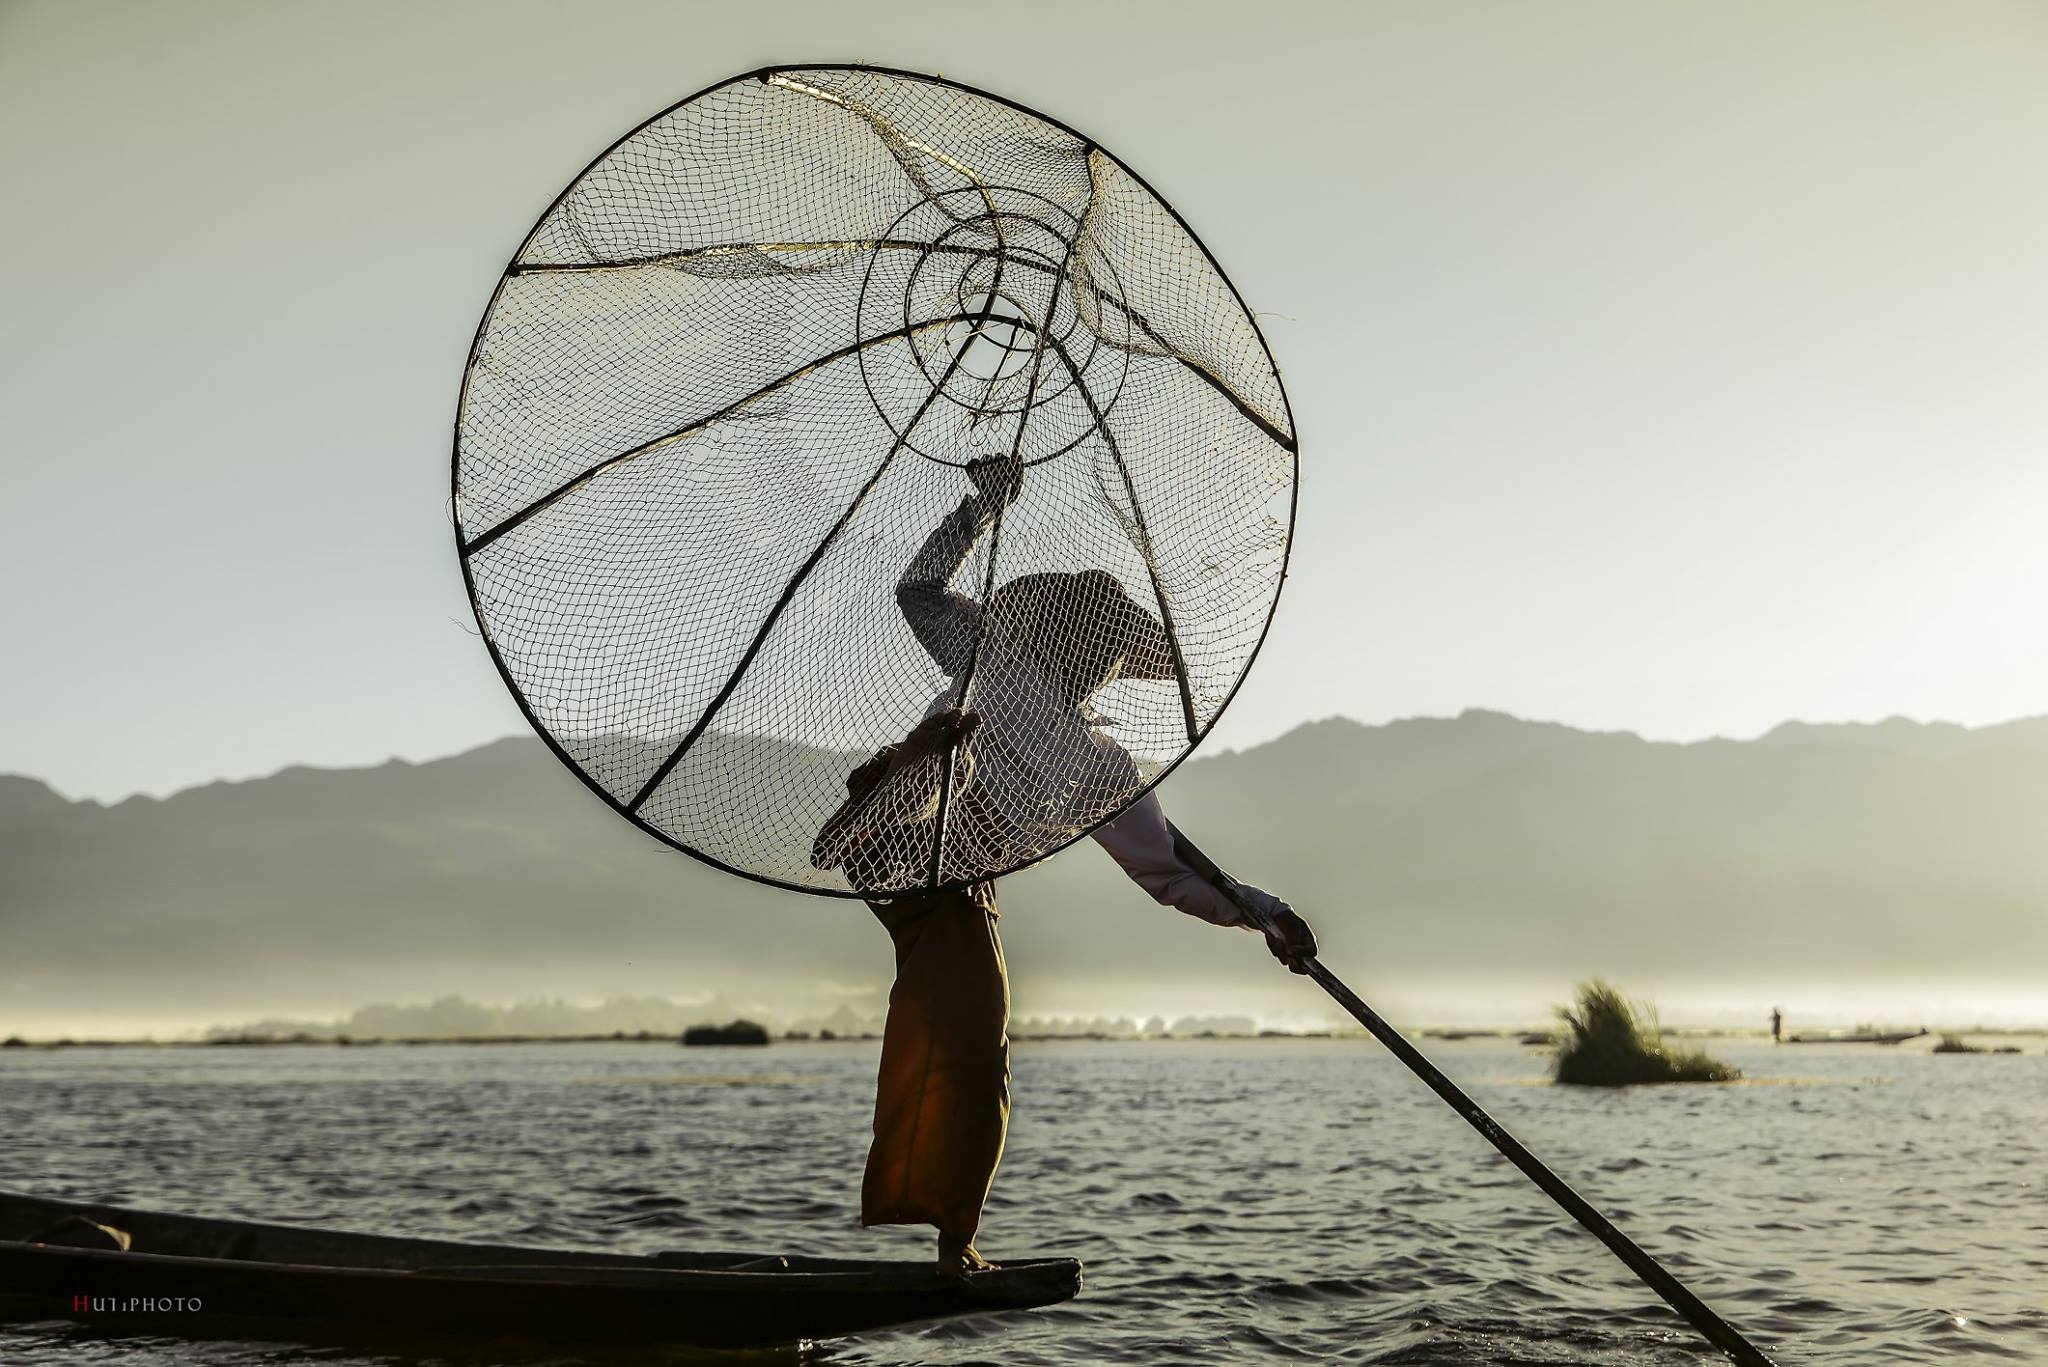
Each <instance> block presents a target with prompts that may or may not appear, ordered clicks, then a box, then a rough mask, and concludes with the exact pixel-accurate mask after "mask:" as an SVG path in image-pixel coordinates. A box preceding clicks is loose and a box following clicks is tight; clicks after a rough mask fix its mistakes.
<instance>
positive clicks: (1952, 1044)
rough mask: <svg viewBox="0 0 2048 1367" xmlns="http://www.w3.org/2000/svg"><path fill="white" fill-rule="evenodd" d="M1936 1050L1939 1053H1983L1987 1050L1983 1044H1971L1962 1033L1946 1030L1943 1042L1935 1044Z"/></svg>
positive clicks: (1942, 1037)
mask: <svg viewBox="0 0 2048 1367" xmlns="http://www.w3.org/2000/svg"><path fill="white" fill-rule="evenodd" d="M1934 1052H1935V1053H1937V1054H1981V1053H1984V1052H1985V1050H1984V1047H1983V1046H1982V1045H1979V1044H1971V1043H1970V1042H1969V1041H1968V1040H1965V1039H1964V1038H1963V1037H1962V1036H1961V1035H1951V1034H1949V1033H1947V1032H1946V1031H1944V1032H1943V1033H1942V1036H1941V1043H1939V1044H1937V1045H1935V1046H1934Z"/></svg>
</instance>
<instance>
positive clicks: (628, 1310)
mask: <svg viewBox="0 0 2048 1367" xmlns="http://www.w3.org/2000/svg"><path fill="white" fill-rule="evenodd" d="M81 1217H82V1219H83V1220H85V1221H91V1222H93V1224H97V1225H103V1226H110V1227H112V1228H113V1229H116V1230H120V1231H124V1232H125V1233H126V1234H127V1235H128V1236H129V1237H130V1245H129V1247H128V1248H127V1249H125V1250H122V1249H118V1248H116V1247H114V1246H113V1240H112V1239H109V1238H106V1237H105V1236H103V1235H101V1234H99V1233H98V1232H97V1231H95V1230H93V1229H92V1228H91V1226H89V1225H85V1224H82V1223H81V1222H80V1221H81ZM81 1234H82V1235H83V1236H84V1238H85V1240H86V1241H94V1240H97V1241H99V1242H100V1243H101V1244H102V1246H100V1247H65V1246H62V1245H61V1244H60V1243H58V1242H55V1241H58V1240H65V1239H72V1240H77V1239H79V1238H80V1236H81ZM46 1239H47V1240H51V1241H52V1242H42V1240H46ZM1080 1289H1081V1264H1080V1263H1078V1262H1076V1261H1075V1260H1073V1259H1071V1258H1042V1259H1034V1260H1031V1261H1026V1262H1011V1263H1005V1264H1003V1265H1002V1266H1000V1267H998V1268H995V1269H993V1270H990V1271H987V1272H976V1273H972V1274H970V1275H968V1276H966V1277H945V1276H941V1275H939V1274H938V1273H937V1272H935V1271H934V1270H933V1269H932V1267H931V1265H930V1264H928V1263H922V1262H918V1263H909V1262H863V1261H857V1260H852V1259H843V1258H810V1257H800V1256H796V1255H790V1256H779V1255H762V1254H755V1253H682V1252H666V1253H653V1254H645V1255H635V1254H623V1253H586V1252H576V1251H570V1250H557V1249H537V1248H518V1247H514V1246H511V1245H505V1244H465V1243H453V1242H448V1241H444V1240H438V1239H408V1238H403V1237H395V1236H389V1235H380V1234H351V1233H346V1232H343V1231H340V1230H330V1229H318V1228H312V1227H307V1226H298V1225H274V1224H258V1223H255V1222H252V1221H247V1220H214V1219H204V1218H200V1217H197V1216H190V1215H170V1214H164V1213H161V1212H157V1211H148V1210H134V1209H130V1208H128V1207H124V1206H105V1205H92V1204H83V1203H79V1202H72V1201H53V1200H46V1199H43V1198H40V1197H34V1196H23V1195H13V1194H8V1193H4V1192H0V1295H4V1296H6V1297H7V1298H9V1300H10V1301H11V1304H10V1305H9V1310H8V1313H9V1317H10V1318H14V1319H21V1318H25V1317H26V1318H76V1319H81V1320H85V1321H88V1322H90V1323H91V1324H92V1326H93V1328H94V1330H95V1332H106V1331H109V1330H112V1331H114V1332H124V1331H128V1330H132V1331H133V1332H136V1333H147V1334H164V1333H172V1334H181V1335H184V1336H187V1337H197V1338H238V1337H244V1336H245V1335H246V1334H247V1330H248V1328H249V1326H250V1324H251V1322H266V1323H267V1322H273V1321H287V1322H290V1323H291V1325H292V1327H291V1329H290V1334H291V1336H293V1337H299V1336H302V1333H303V1330H304V1329H305V1328H307V1327H310V1326H330V1327H332V1328H335V1329H338V1330H347V1331H362V1330H384V1329H399V1330H404V1331H408V1332H422V1333H435V1334H449V1335H456V1336H460V1337H462V1338H465V1339H471V1340H475V1339H487V1338H495V1337H498V1336H514V1337H522V1338H535V1339H545V1340H552V1341H557V1342H560V1341H574V1342H589V1343H639V1344H651V1343H673V1344H685V1345H693V1346H710V1347H767V1346H773V1345H778V1344H790V1343H800V1342H806V1341H810V1340H816V1339H830V1338H839V1337H842V1336H845V1335H848V1334H857V1333H861V1332H863V1331H866V1330H873V1329H882V1328H888V1327H891V1326H895V1325H901V1324H909V1323H913V1322H917V1321H924V1320H935V1319H944V1318H949V1317H953V1316H959V1315H976V1314H984V1313H987V1312H989V1311H994V1310H1017V1309H1027V1308H1032V1307H1037V1306H1045V1305H1053V1304H1057V1303H1058V1302H1060V1301H1064V1300H1068V1299H1071V1298H1072V1297H1073V1296H1074V1295H1075V1294H1077V1293H1078V1292H1079V1291H1080ZM265 1332H274V1331H272V1330H266V1331H265Z"/></svg>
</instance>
